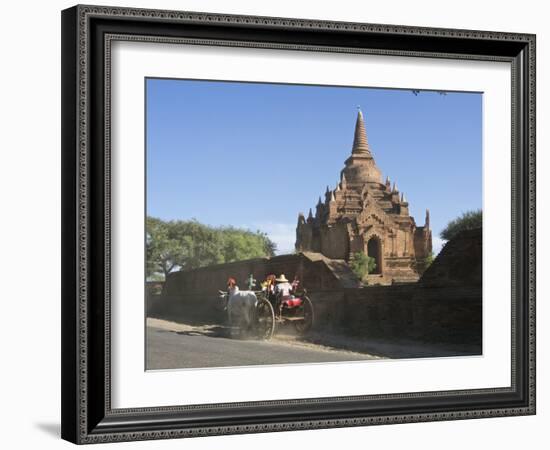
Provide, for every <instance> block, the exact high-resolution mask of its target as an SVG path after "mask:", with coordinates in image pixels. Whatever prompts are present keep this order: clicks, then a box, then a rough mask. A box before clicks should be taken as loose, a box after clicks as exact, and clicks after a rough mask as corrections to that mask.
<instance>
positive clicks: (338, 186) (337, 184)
mask: <svg viewBox="0 0 550 450" xmlns="http://www.w3.org/2000/svg"><path fill="white" fill-rule="evenodd" d="M340 189H341V188H340V183H336V189H335V191H336V192H338V191H339V190H340Z"/></svg>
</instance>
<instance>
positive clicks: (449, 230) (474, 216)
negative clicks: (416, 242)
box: [440, 209, 483, 241]
mask: <svg viewBox="0 0 550 450" xmlns="http://www.w3.org/2000/svg"><path fill="white" fill-rule="evenodd" d="M482 223H483V213H482V211H481V209H478V210H477V211H467V212H465V213H463V214H462V215H461V216H459V217H457V218H456V219H454V220H451V221H450V222H449V223H448V224H447V226H446V227H445V228H444V229H443V231H442V232H441V233H440V236H441V239H445V240H446V241H450V240H451V239H452V238H454V237H455V236H456V235H457V234H458V233H460V232H461V231H463V230H473V229H474V228H481V226H482Z"/></svg>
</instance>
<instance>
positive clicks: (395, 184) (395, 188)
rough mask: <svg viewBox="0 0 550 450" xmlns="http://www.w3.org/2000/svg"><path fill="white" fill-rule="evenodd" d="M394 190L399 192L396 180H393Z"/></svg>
mask: <svg viewBox="0 0 550 450" xmlns="http://www.w3.org/2000/svg"><path fill="white" fill-rule="evenodd" d="M392 192H398V191H397V183H396V182H395V181H394V182H393V188H392Z"/></svg>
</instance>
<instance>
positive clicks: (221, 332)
mask: <svg viewBox="0 0 550 450" xmlns="http://www.w3.org/2000/svg"><path fill="white" fill-rule="evenodd" d="M174 333H176V334H180V335H182V336H206V337H212V338H228V337H230V336H231V333H230V331H229V329H228V328H227V327H222V326H219V325H213V326H204V325H203V326H202V327H200V328H196V329H194V330H186V331H174Z"/></svg>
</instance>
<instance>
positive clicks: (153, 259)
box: [146, 217, 189, 277]
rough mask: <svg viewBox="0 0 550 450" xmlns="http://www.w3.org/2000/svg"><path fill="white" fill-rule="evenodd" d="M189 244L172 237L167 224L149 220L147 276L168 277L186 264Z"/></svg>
mask: <svg viewBox="0 0 550 450" xmlns="http://www.w3.org/2000/svg"><path fill="white" fill-rule="evenodd" d="M188 244H189V242H186V241H178V240H177V239H174V238H173V237H172V236H171V233H170V227H169V226H168V224H167V223H165V222H163V221H161V220H159V219H154V218H151V217H148V218H147V233H146V255H147V276H148V277H153V276H154V275H155V274H161V275H162V276H164V277H166V275H168V274H169V273H170V272H171V271H172V270H174V269H175V268H176V267H178V266H181V265H182V264H184V262H185V258H186V256H187V254H188V251H189V248H188V247H189V246H188Z"/></svg>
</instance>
